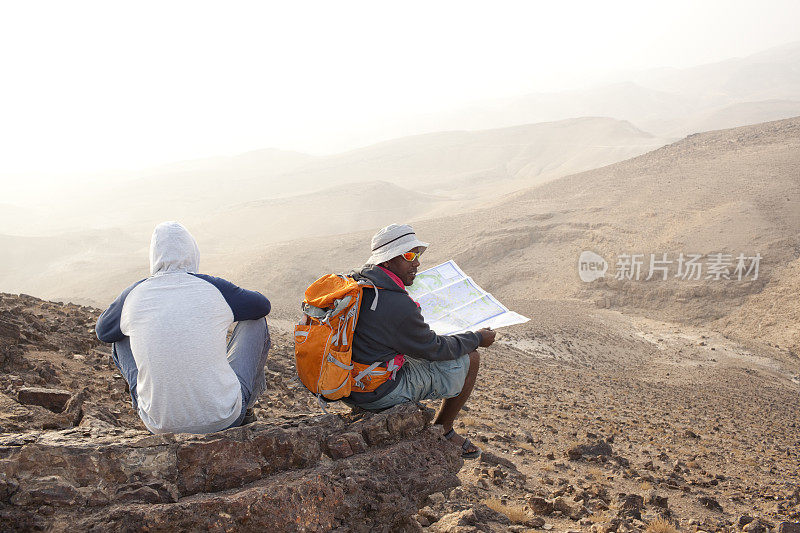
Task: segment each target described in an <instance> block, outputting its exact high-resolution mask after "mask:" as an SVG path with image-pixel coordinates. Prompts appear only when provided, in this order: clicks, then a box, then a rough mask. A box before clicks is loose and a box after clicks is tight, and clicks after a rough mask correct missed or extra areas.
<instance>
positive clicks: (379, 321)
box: [350, 265, 481, 403]
mask: <svg viewBox="0 0 800 533" xmlns="http://www.w3.org/2000/svg"><path fill="white" fill-rule="evenodd" d="M353 275H354V277H356V279H360V278H366V279H368V280H369V281H370V282H371V283H374V284H375V286H377V287H379V289H378V292H379V293H378V305H377V306H376V308H375V310H374V311H373V310H372V309H370V307H371V305H372V301H373V298H374V297H375V292H374V290H373V289H372V288H371V287H370V286H369V285H367V286H365V287H364V296H363V298H362V301H361V308H360V310H359V315H358V323H357V324H356V331H355V334H354V335H353V359H354V360H355V361H357V362H359V363H363V364H371V363H374V362H376V361H381V362H386V361H389V360H391V359H393V358H394V357H395V356H396V355H398V354H403V355H405V356H406V357H414V358H417V359H427V360H429V361H447V360H452V359H457V358H459V357H461V356H462V355H464V354H466V353H469V352H471V351H473V350H475V349H476V348H477V347H478V344H480V341H481V336H480V334H478V333H476V332H473V331H467V332H465V333H458V334H456V335H437V334H436V333H435V332H434V331H433V330H432V329H431V328H430V327H429V326H428V324H426V323H425V319H424V318H423V317H422V313H421V312H420V310H419V307H417V304H416V303H414V301H413V300H412V299H411V297H410V296H409V295H408V294H407V293H406V292H405V290H404V289H402V288H400V287H399V286H398V285H397V283H395V282H394V281H393V280H392V279H391V278H390V277H389V276H388V275H387V274H386V273H385V272H384V271H383V270H382V269H381V268H380V267H377V266H371V265H368V266H366V267H364V268H363V269H362V270H361V271H360V272H357V273H353ZM403 370H404V369H402V368H401V369H400V370H399V371H398V376H399V375H400V372H403ZM396 386H397V380H396V379H395V380H390V381H387V382H386V383H384V384H382V385H381V386H380V387H378V388H377V389H376V390H375V391H374V392H354V393H352V394H351V395H350V399H351V400H352V401H353V402H355V403H367V402H372V401H374V400H377V399H379V398H382V397H383V396H385V395H386V394H388V393H389V392H391V391H392V390H393V389H394V388H395V387H396Z"/></svg>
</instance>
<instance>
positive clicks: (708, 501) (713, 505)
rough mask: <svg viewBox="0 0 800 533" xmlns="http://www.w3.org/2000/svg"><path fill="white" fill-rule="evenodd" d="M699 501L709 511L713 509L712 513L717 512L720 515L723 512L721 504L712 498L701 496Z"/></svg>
mask: <svg viewBox="0 0 800 533" xmlns="http://www.w3.org/2000/svg"><path fill="white" fill-rule="evenodd" d="M697 501H699V502H700V505H702V506H703V507H705V508H707V509H711V510H712V511H717V512H718V513H721V512H723V511H722V506H721V505H720V504H719V502H718V501H717V500H715V499H714V498H712V497H710V496H700V498H698V499H697Z"/></svg>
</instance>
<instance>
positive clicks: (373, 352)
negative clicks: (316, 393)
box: [345, 224, 495, 458]
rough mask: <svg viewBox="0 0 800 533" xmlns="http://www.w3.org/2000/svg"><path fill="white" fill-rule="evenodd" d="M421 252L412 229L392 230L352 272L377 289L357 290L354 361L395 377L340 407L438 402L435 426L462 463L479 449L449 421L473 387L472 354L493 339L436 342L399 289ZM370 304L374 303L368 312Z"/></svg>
mask: <svg viewBox="0 0 800 533" xmlns="http://www.w3.org/2000/svg"><path fill="white" fill-rule="evenodd" d="M427 247H428V243H424V242H421V241H419V240H418V239H417V236H416V234H415V233H414V230H413V229H412V228H411V226H409V225H406V224H403V225H397V224H392V225H390V226H387V227H385V228H383V229H382V230H380V231H379V232H378V233H376V234H375V235H374V236H373V237H372V255H371V256H370V258H369V260H368V261H367V264H366V265H365V266H364V267H363V268H362V269H361V270H360V271H358V272H353V273H352V275H353V276H354V277H355V278H356V279H365V280H367V281H369V283H370V284H372V285H374V286H375V287H377V289H373V288H372V287H371V285H365V286H364V298H363V299H362V302H361V309H360V310H359V315H358V323H357V324H356V330H355V333H354V335H353V360H354V361H356V362H357V363H361V364H365V365H371V364H373V363H378V362H380V363H381V367H379V370H388V371H392V370H394V375H393V378H392V379H389V380H387V381H385V382H384V383H382V384H381V385H380V386H378V387H377V388H376V389H375V390H373V391H370V392H359V391H358V389H357V388H354V389H353V392H352V393H351V394H350V396H349V397H347V399H346V400H345V401H346V402H347V403H349V404H351V405H357V406H359V407H361V408H363V409H385V408H388V407H391V406H393V405H397V404H399V403H402V402H409V401H420V400H432V399H439V398H443V399H444V401H443V402H442V406H441V409H440V410H439V413H438V415H437V417H436V420H435V423H436V424H441V425H442V427H443V429H444V431H445V437H446V438H447V439H449V440H451V441H452V442H453V443H454V444H457V445H459V446H461V449H462V457H464V458H474V457H478V456H479V455H480V450H479V449H478V448H477V447H476V446H475V445H473V444H472V443H471V442H470V441H469V439H466V438H464V437H462V436H460V435H458V434H456V432H455V430H454V429H453V422H454V421H455V418H456V416H457V415H458V413H459V411H460V410H461V408H462V407H463V406H464V404H465V403H466V401H467V398H469V395H470V393H471V392H472V388H473V387H474V385H475V379H476V377H477V375H478V367H479V364H480V357H479V355H478V352H477V348H478V347H479V346H483V347H487V346H490V345H491V344H492V343H493V342H494V339H495V332H494V331H492V330H491V329H488V328H487V329H482V330H479V331H474V332H473V331H468V332H465V333H459V334H455V335H437V334H436V333H435V332H434V331H432V330H431V329H430V327H429V326H428V324H426V323H425V319H424V318H423V317H422V313H421V312H420V309H419V306H418V305H417V303H416V302H414V301H413V300H412V299H411V297H410V296H409V295H408V293H407V292H406V290H405V287H407V286H409V285H411V284H412V283H414V277H415V276H416V273H417V268H418V267H419V265H420V262H419V256H420V255H421V254H422V252H424V251H425V249H426V248H427ZM376 292H377V294H375V293H376ZM374 298H377V299H378V301H377V305H375V306H374V310H373V309H372V307H373V301H374V300H373V299H374ZM382 367H385V368H382Z"/></svg>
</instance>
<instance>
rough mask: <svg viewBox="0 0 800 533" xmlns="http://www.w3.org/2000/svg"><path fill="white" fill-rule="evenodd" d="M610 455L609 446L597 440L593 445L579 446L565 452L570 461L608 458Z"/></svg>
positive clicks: (603, 441)
mask: <svg viewBox="0 0 800 533" xmlns="http://www.w3.org/2000/svg"><path fill="white" fill-rule="evenodd" d="M611 454H612V449H611V445H610V444H609V443H608V442H607V441H605V440H602V439H600V440H598V441H597V442H595V443H593V444H579V445H577V446H573V447H572V448H570V449H569V450H567V456H568V457H569V458H570V460H572V461H577V460H579V459H581V458H583V457H587V456H588V457H600V456H602V457H608V456H610V455H611Z"/></svg>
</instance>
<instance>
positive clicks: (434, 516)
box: [417, 505, 440, 524]
mask: <svg viewBox="0 0 800 533" xmlns="http://www.w3.org/2000/svg"><path fill="white" fill-rule="evenodd" d="M417 514H418V515H420V516H424V517H425V518H426V519H427V520H428V522H429V523H431V524H432V523H434V522H438V521H439V518H440V515H439V514H438V513H436V512H435V511H434V510H433V509H431V508H430V507H428V506H427V505H426V506H425V507H423V508H422V509H420V510H419V512H418V513H417Z"/></svg>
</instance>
